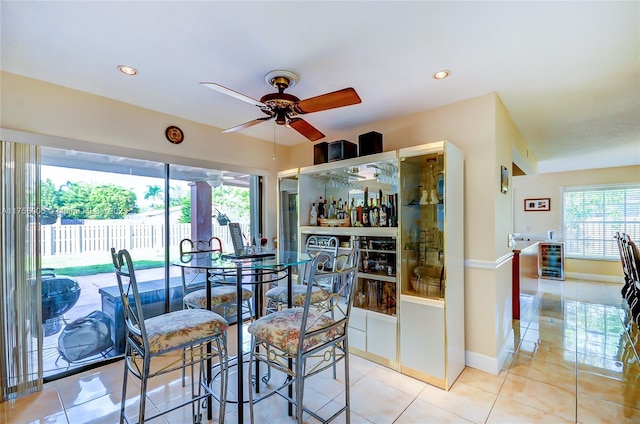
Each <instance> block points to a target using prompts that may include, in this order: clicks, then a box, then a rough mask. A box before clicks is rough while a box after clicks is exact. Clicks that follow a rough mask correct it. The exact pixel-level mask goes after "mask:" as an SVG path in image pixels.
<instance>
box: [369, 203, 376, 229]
mask: <svg viewBox="0 0 640 424" xmlns="http://www.w3.org/2000/svg"><path fill="white" fill-rule="evenodd" d="M369 221H371V226H372V227H377V226H378V209H376V203H375V202H374V201H373V197H372V198H371V199H369Z"/></svg>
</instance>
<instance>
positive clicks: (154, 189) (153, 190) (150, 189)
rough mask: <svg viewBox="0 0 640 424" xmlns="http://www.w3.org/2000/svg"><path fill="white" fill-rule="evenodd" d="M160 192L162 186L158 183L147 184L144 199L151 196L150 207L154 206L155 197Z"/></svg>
mask: <svg viewBox="0 0 640 424" xmlns="http://www.w3.org/2000/svg"><path fill="white" fill-rule="evenodd" d="M160 193H162V188H160V186H159V185H153V186H151V185H148V186H147V192H146V194H145V195H144V200H147V199H148V198H151V208H155V206H156V199H157V198H158V196H159V195H160Z"/></svg>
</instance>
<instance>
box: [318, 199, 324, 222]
mask: <svg viewBox="0 0 640 424" xmlns="http://www.w3.org/2000/svg"><path fill="white" fill-rule="evenodd" d="M318 218H323V219H324V218H325V216H324V201H323V200H322V196H320V201H319V202H318Z"/></svg>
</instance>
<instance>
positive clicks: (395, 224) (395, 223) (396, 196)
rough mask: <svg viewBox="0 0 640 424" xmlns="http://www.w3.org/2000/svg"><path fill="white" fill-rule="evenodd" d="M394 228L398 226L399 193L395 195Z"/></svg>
mask: <svg viewBox="0 0 640 424" xmlns="http://www.w3.org/2000/svg"><path fill="white" fill-rule="evenodd" d="M393 226H394V227H397V226H398V193H396V194H394V195H393Z"/></svg>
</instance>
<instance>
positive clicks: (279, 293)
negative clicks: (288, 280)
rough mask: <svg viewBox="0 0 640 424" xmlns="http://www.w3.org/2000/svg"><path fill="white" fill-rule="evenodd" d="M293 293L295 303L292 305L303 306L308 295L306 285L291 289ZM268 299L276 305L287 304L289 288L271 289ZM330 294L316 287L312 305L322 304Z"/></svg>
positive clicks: (267, 294)
mask: <svg viewBox="0 0 640 424" xmlns="http://www.w3.org/2000/svg"><path fill="white" fill-rule="evenodd" d="M291 291H292V292H293V301H292V302H291V304H292V305H293V306H302V305H304V299H305V296H306V295H307V286H306V285H304V284H296V285H293V286H292V287H291ZM265 296H267V298H269V299H270V300H271V301H273V302H276V303H283V304H286V303H287V288H286V287H282V286H278V287H274V288H272V289H269V291H267V293H266V294H265ZM329 296H330V293H329V292H328V291H327V290H324V289H323V288H321V287H316V286H314V287H313V288H312V289H311V304H312V305H313V304H316V303H320V302H324V301H325V300H327V299H329Z"/></svg>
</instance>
